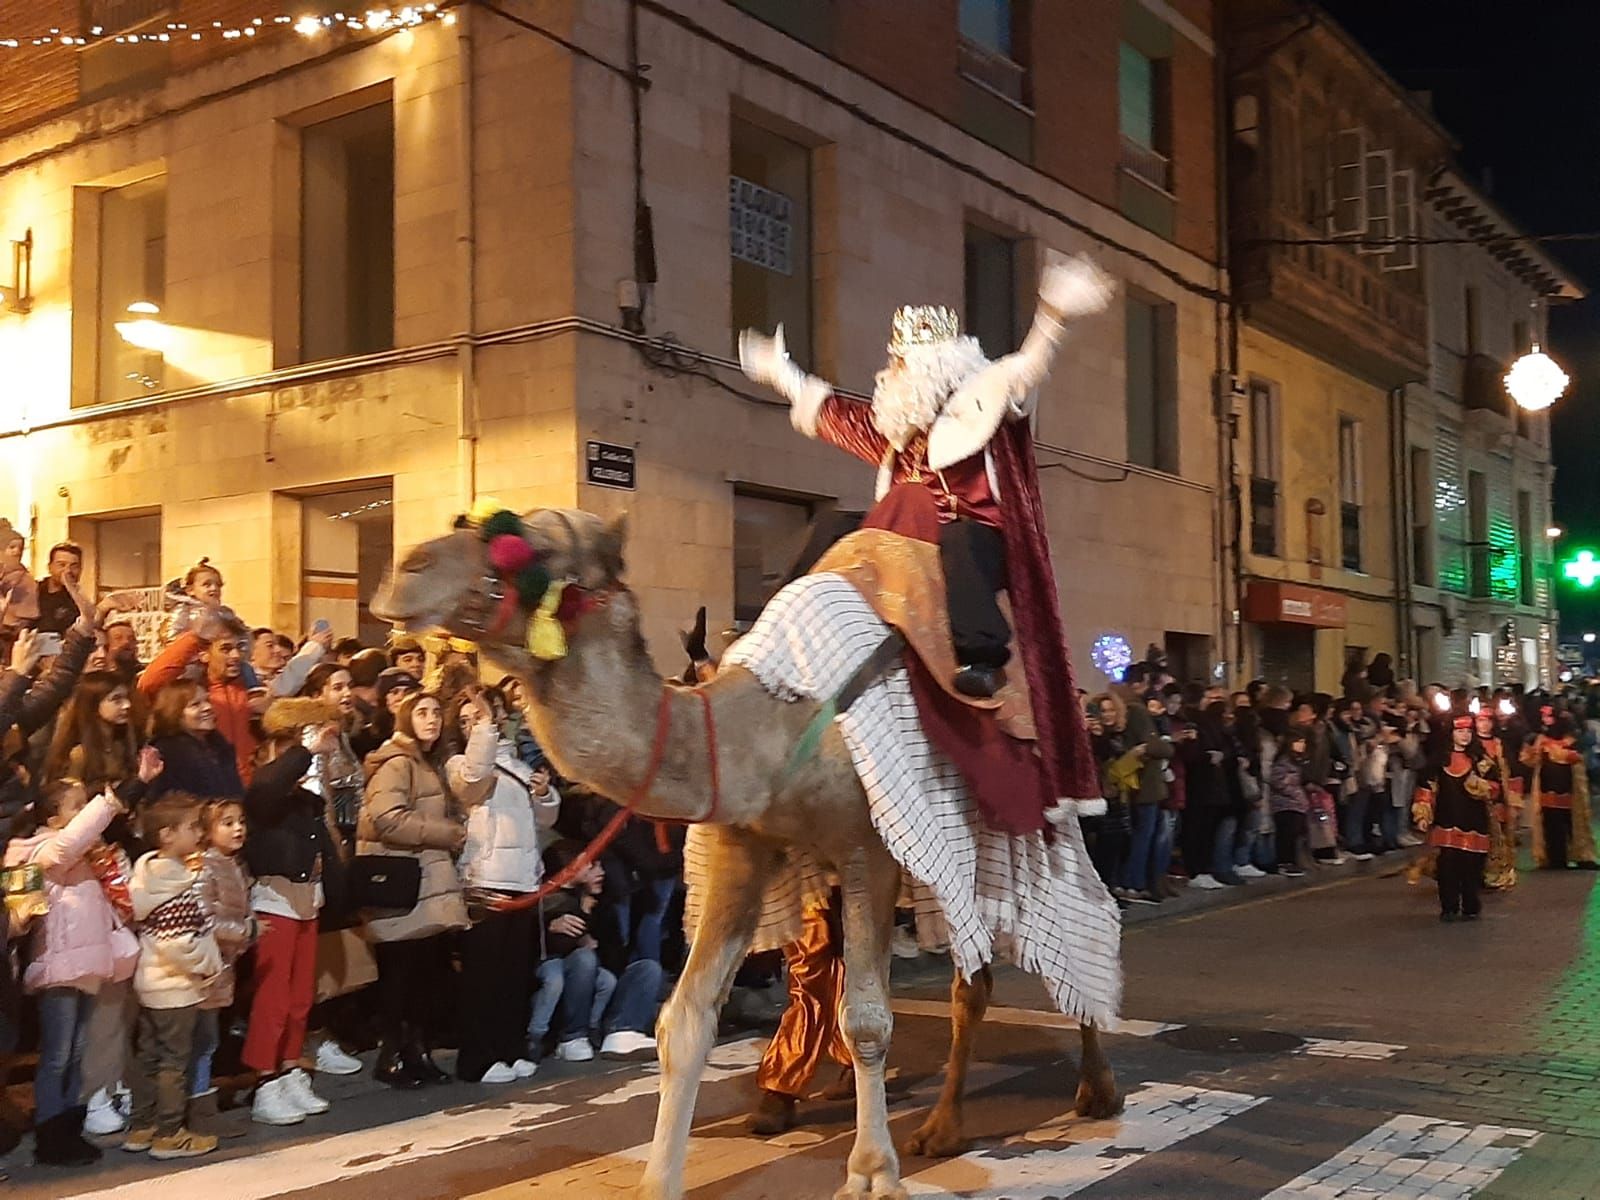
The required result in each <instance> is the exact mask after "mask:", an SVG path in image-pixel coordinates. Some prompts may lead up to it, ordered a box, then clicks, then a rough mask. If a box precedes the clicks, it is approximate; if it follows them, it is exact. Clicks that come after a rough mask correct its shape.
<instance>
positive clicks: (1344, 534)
mask: <svg viewBox="0 0 1600 1200" xmlns="http://www.w3.org/2000/svg"><path fill="white" fill-rule="evenodd" d="M1339 562H1340V565H1341V566H1343V567H1344V569H1345V570H1346V571H1359V570H1361V422H1360V421H1357V420H1356V419H1355V418H1353V417H1340V418H1339Z"/></svg>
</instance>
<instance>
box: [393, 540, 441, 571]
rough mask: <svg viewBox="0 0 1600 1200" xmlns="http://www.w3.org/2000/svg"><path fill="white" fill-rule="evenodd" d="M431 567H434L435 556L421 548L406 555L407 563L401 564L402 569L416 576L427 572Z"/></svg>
mask: <svg viewBox="0 0 1600 1200" xmlns="http://www.w3.org/2000/svg"><path fill="white" fill-rule="evenodd" d="M431 566H433V555H431V554H429V553H428V552H427V551H426V550H424V549H422V548H421V547H420V546H419V547H417V549H415V550H413V551H412V552H411V553H410V554H408V555H406V557H405V561H404V562H402V563H401V564H400V569H401V570H402V571H405V572H408V573H410V574H415V573H417V572H418V571H426V570H427V569H428V568H429V567H431Z"/></svg>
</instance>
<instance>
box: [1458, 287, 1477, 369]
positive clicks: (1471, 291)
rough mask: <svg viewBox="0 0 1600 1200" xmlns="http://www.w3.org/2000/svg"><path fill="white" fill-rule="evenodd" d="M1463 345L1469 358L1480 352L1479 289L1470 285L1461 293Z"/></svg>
mask: <svg viewBox="0 0 1600 1200" xmlns="http://www.w3.org/2000/svg"><path fill="white" fill-rule="evenodd" d="M1461 344H1462V345H1463V346H1465V347H1466V352H1467V354H1468V356H1469V357H1470V356H1471V355H1474V354H1476V353H1477V352H1478V289H1477V288H1475V287H1472V286H1470V285H1469V286H1467V287H1465V288H1463V289H1462V291H1461Z"/></svg>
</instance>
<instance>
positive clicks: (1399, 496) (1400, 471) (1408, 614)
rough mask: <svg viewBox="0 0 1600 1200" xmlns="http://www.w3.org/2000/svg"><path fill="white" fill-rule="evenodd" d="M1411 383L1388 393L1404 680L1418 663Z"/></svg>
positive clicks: (1397, 628) (1392, 528)
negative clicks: (1410, 536) (1411, 530)
mask: <svg viewBox="0 0 1600 1200" xmlns="http://www.w3.org/2000/svg"><path fill="white" fill-rule="evenodd" d="M1409 388H1410V384H1408V383H1403V384H1401V385H1400V386H1399V387H1397V388H1391V389H1390V391H1389V491H1390V495H1391V497H1392V498H1393V503H1392V505H1391V508H1390V512H1391V519H1390V522H1389V528H1390V532H1391V533H1392V534H1393V535H1394V595H1395V606H1394V621H1395V643H1394V645H1395V654H1396V655H1397V656H1398V657H1399V659H1400V667H1401V671H1402V672H1403V677H1410V678H1416V671H1417V661H1416V657H1415V654H1414V650H1415V647H1414V646H1413V645H1412V630H1413V629H1414V628H1415V625H1414V622H1413V620H1412V614H1413V600H1414V594H1413V591H1412V578H1411V565H1412V564H1411V557H1410V555H1408V554H1407V552H1406V550H1407V540H1406V532H1407V529H1408V527H1409V525H1410V523H1411V521H1410V517H1411V501H1412V496H1411V487H1410V464H1409V462H1408V461H1407V460H1408V459H1409V457H1410V456H1409V455H1408V454H1407V453H1406V427H1407V426H1406V401H1407V393H1408V391H1409Z"/></svg>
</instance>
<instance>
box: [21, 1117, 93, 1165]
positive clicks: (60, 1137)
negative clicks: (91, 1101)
mask: <svg viewBox="0 0 1600 1200" xmlns="http://www.w3.org/2000/svg"><path fill="white" fill-rule="evenodd" d="M83 1114H84V1110H83V1109H81V1108H69V1109H67V1110H66V1111H65V1112H61V1113H57V1114H56V1115H55V1116H53V1117H51V1118H50V1119H49V1120H48V1121H45V1122H44V1123H42V1124H40V1125H38V1126H36V1127H35V1128H34V1131H33V1161H34V1163H35V1164H36V1165H38V1166H41V1167H87V1166H91V1165H93V1164H94V1163H97V1162H99V1161H100V1149H99V1147H97V1146H91V1145H90V1144H89V1143H88V1142H86V1141H84V1140H83Z"/></svg>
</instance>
